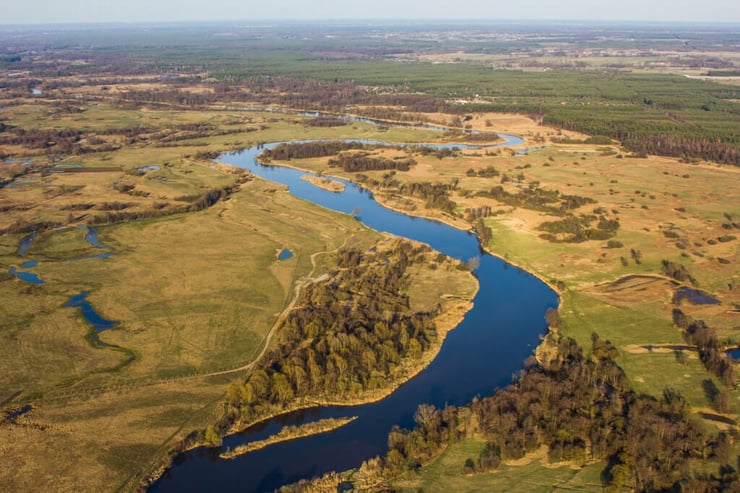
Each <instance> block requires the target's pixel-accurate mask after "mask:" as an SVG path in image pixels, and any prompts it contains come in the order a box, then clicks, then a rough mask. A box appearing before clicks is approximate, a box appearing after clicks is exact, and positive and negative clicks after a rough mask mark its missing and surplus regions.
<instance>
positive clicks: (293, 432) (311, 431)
mask: <svg viewBox="0 0 740 493" xmlns="http://www.w3.org/2000/svg"><path fill="white" fill-rule="evenodd" d="M356 419H357V416H347V417H344V418H326V419H320V420H319V421H313V422H311V423H306V424H303V425H300V426H286V427H284V428H283V429H282V430H280V431H279V432H278V433H276V434H274V435H272V436H271V437H269V438H265V439H264V440H257V441H255V442H249V443H245V444H243V445H239V446H237V447H234V448H233V449H227V450H226V451H224V452H221V453H220V454H219V457H220V458H222V459H235V458H237V457H239V456H240V455H244V454H248V453H249V452H254V451H255V450H259V449H261V448H264V447H267V446H268V445H273V444H275V443H280V442H287V441H288V440H295V439H298V438H303V437H307V436H310V435H318V434H319V433H327V432H330V431H333V430H336V429H338V428H341V427H342V426H345V425H348V424H350V423H351V422H352V421H354V420H356Z"/></svg>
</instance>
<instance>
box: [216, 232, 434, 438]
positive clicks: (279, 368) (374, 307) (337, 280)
mask: <svg viewBox="0 0 740 493" xmlns="http://www.w3.org/2000/svg"><path fill="white" fill-rule="evenodd" d="M431 254H432V251H431V249H429V247H427V246H414V245H413V244H411V243H410V242H408V241H401V240H394V241H393V242H392V244H390V245H383V246H380V247H378V248H377V249H373V251H368V252H360V251H357V250H350V249H343V250H341V251H340V252H339V253H338V254H337V269H336V270H335V271H334V272H332V273H331V274H330V275H328V276H327V279H324V280H321V281H316V282H314V283H312V284H310V285H309V286H308V287H307V288H306V290H305V292H304V293H303V295H302V298H301V302H300V305H299V307H298V308H296V309H294V310H292V311H291V312H290V314H289V316H288V318H287V320H286V321H285V323H284V325H283V327H282V328H281V331H280V336H279V340H278V342H277V343H276V344H275V345H274V347H272V348H271V349H270V351H269V352H268V354H267V356H266V357H265V360H264V362H263V364H262V365H261V368H260V369H258V370H255V371H254V372H252V373H251V374H250V375H249V376H248V377H247V378H246V379H245V380H244V381H235V382H233V383H232V384H231V386H230V387H229V389H228V391H227V403H228V406H229V411H228V413H227V415H226V417H225V418H224V419H223V420H222V423H221V426H222V428H223V429H228V428H229V427H230V426H232V425H234V423H237V422H239V421H241V422H250V421H253V420H255V419H257V418H259V417H261V416H263V415H265V414H267V413H269V412H274V410H275V409H280V408H284V407H286V406H288V405H290V404H293V402H294V401H296V400H299V401H301V402H302V401H303V400H304V399H308V401H323V400H327V401H329V402H333V401H336V400H338V399H342V398H353V397H354V398H357V397H360V396H362V395H363V393H365V392H368V391H375V390H379V389H383V388H385V387H386V386H387V385H388V381H389V379H391V380H392V379H393V378H394V375H395V372H396V371H397V370H398V369H399V368H400V367H401V366H403V365H406V364H408V361H414V360H418V359H419V358H420V357H421V355H422V353H423V352H424V351H427V350H428V349H429V347H430V345H431V344H432V343H433V342H434V341H435V340H436V338H437V333H436V330H435V325H434V321H433V319H434V317H435V315H436V314H437V313H438V311H436V310H432V311H429V312H418V311H416V312H415V311H413V310H412V309H411V306H410V304H409V298H408V294H407V290H408V287H409V281H410V278H409V276H408V274H407V272H406V271H407V269H408V268H409V266H411V265H412V264H413V263H416V262H428V261H430V259H432V260H431V261H432V262H437V263H439V262H444V261H445V257H444V256H441V257H438V256H437V255H431ZM381 286H382V289H378V288H379V287H381ZM437 310H439V308H438V309H437Z"/></svg>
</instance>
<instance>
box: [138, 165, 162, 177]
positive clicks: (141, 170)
mask: <svg viewBox="0 0 740 493" xmlns="http://www.w3.org/2000/svg"><path fill="white" fill-rule="evenodd" d="M159 170H160V167H159V166H157V165H156V164H150V165H148V166H142V167H140V168H136V172H137V173H138V174H140V175H143V174H144V173H146V172H147V171H159Z"/></svg>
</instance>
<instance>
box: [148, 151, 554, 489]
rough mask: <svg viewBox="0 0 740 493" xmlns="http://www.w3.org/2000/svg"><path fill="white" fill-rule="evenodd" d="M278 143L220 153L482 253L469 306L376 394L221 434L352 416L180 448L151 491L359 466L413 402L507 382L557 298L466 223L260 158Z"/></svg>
mask: <svg viewBox="0 0 740 493" xmlns="http://www.w3.org/2000/svg"><path fill="white" fill-rule="evenodd" d="M503 137H505V138H506V136H503ZM514 142H516V141H514ZM275 145H277V144H270V145H267V146H265V147H262V148H251V149H247V150H244V151H241V152H236V153H230V154H226V155H223V156H221V158H220V160H221V161H222V162H224V163H227V164H230V165H234V166H238V167H242V168H246V169H249V170H250V171H251V172H252V173H254V174H256V175H258V176H261V177H263V178H265V179H268V180H271V181H274V182H278V183H282V184H284V185H287V186H288V187H289V188H290V191H291V192H292V193H293V194H294V195H295V196H297V197H300V198H302V199H305V200H308V201H310V202H313V203H316V204H318V205H321V206H323V207H326V208H329V209H332V210H335V211H339V212H343V213H346V214H350V213H354V215H355V216H356V217H357V219H358V220H360V221H362V222H363V223H364V224H366V225H367V226H369V227H371V228H373V229H375V230H378V231H384V232H389V233H392V234H395V235H398V236H402V237H406V238H410V239H413V240H416V241H421V242H424V243H427V244H429V245H430V246H431V247H432V248H434V249H436V250H438V251H441V252H443V253H445V254H447V255H449V256H451V257H454V258H457V259H460V260H468V259H470V258H472V257H478V256H479V257H480V266H479V268H478V269H477V271H476V275H477V277H478V279H479V282H480V291H479V292H478V295H477V296H476V298H475V300H474V303H475V306H474V308H473V309H472V310H471V311H470V312H468V314H467V315H466V317H465V319H464V321H463V322H462V323H461V324H460V325H459V326H458V327H457V329H455V330H454V331H452V332H450V333H449V334H448V336H447V339H446V340H445V343H444V345H443V347H442V350H441V352H440V354H439V355H438V357H437V358H436V359H435V360H434V361H433V363H432V364H431V365H430V366H429V367H428V368H426V369H425V370H424V371H422V372H421V373H420V374H419V375H418V376H416V377H415V378H413V379H412V380H410V381H409V382H407V383H406V384H404V385H403V386H401V387H400V388H399V389H398V390H396V391H395V392H394V393H393V394H392V395H390V396H389V397H387V398H385V399H383V400H382V401H379V402H377V403H373V404H366V405H361V406H355V407H343V406H328V407H320V408H315V409H310V410H304V411H297V412H293V413H290V414H286V415H284V416H281V417H278V418H275V419H272V420H269V421H267V422H265V423H261V424H259V425H256V426H253V427H252V428H250V429H248V430H245V431H244V432H242V433H240V434H238V435H234V436H231V437H228V438H226V439H225V440H224V445H223V447H224V448H226V447H234V446H236V445H239V444H241V443H244V442H249V441H254V440H259V439H263V438H266V437H267V436H270V435H272V434H274V433H276V432H277V431H279V430H280V429H281V428H282V427H283V426H284V425H287V424H291V425H297V424H301V423H305V422H311V421H316V420H319V419H323V418H328V417H339V416H358V419H357V420H355V421H354V422H352V423H350V424H349V425H347V426H345V427H343V428H339V429H337V430H335V431H332V432H329V433H324V434H319V435H315V436H311V437H306V438H302V439H298V440H293V441H289V442H283V443H280V444H275V445H272V446H269V447H267V448H265V449H262V450H259V451H257V452H252V453H249V454H246V455H244V456H241V457H238V458H236V459H233V460H219V459H218V457H217V455H218V451H214V450H208V449H198V450H194V451H191V452H188V453H185V454H182V455H181V456H179V457H178V458H177V459H176V461H175V464H174V465H173V467H172V468H171V469H170V470H169V471H168V472H167V473H165V475H164V476H163V477H162V478H161V479H160V480H159V481H158V482H157V483H156V484H154V485H153V486H152V488H151V491H157V492H169V491H173V492H183V491H240V492H264V491H273V490H274V489H275V488H278V487H280V486H281V485H284V484H288V483H291V482H295V481H298V480H300V479H303V478H311V477H314V476H317V475H320V474H322V473H325V472H327V471H331V470H344V469H349V468H353V467H357V466H359V465H360V464H361V463H362V461H363V460H365V459H368V458H372V457H374V456H376V455H379V454H383V453H385V451H386V450H387V445H386V440H387V435H388V432H389V431H390V429H391V428H392V427H393V425H396V424H398V425H401V426H404V427H410V426H412V425H413V419H412V416H413V413H414V412H415V410H416V408H417V406H418V405H419V404H422V403H430V404H434V405H436V406H440V407H443V406H444V405H445V404H452V405H462V404H466V403H468V402H470V400H471V399H472V398H473V397H474V396H476V395H489V394H491V393H492V392H493V391H494V390H495V389H496V388H500V387H503V386H505V385H507V384H508V383H509V382H511V379H512V375H514V374H515V373H517V372H518V371H519V370H520V369H521V368H522V362H523V360H524V359H525V358H527V357H528V356H529V355H531V354H532V351H533V349H534V348H535V347H536V346H537V344H538V343H539V337H540V335H541V334H543V333H544V331H545V329H546V323H545V320H544V315H545V312H546V310H547V309H548V308H550V307H555V306H557V303H558V299H557V296H556V294H555V293H554V292H553V291H552V290H550V289H549V288H548V287H547V286H546V285H545V284H543V283H542V282H540V281H539V280H538V279H537V278H535V277H534V276H532V275H530V274H528V273H526V272H524V271H522V270H520V269H518V268H515V267H512V266H511V265H509V264H507V263H505V262H503V261H501V260H500V259H497V258H495V257H492V256H490V255H488V254H484V253H482V252H481V250H480V246H479V244H478V241H477V239H476V237H475V236H474V235H472V234H470V233H468V232H464V231H460V230H457V229H454V228H452V227H450V226H447V225H445V224H442V223H438V222H435V221H429V220H425V219H419V218H413V217H410V216H407V215H405V214H402V213H398V212H394V211H391V210H388V209H385V208H384V207H382V206H380V205H379V204H378V203H377V202H375V200H374V199H373V196H372V193H370V192H369V191H367V190H364V189H361V188H359V187H357V186H356V185H355V184H353V183H349V182H346V181H343V180H339V181H342V182H343V183H344V184H345V185H346V189H345V191H344V192H341V193H336V192H330V191H326V190H323V189H321V188H318V187H315V186H313V185H311V184H310V183H308V182H306V181H304V180H301V176H302V175H304V174H307V173H305V172H302V171H298V170H294V169H290V168H281V167H273V166H262V165H260V164H259V163H258V162H257V155H258V154H259V153H260V152H261V151H262V150H263V149H264V148H269V147H274V146H275ZM500 145H513V143H510V142H506V143H504V144H500ZM489 147H492V146H489ZM461 467H462V465H461Z"/></svg>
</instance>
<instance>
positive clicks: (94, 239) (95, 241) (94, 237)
mask: <svg viewBox="0 0 740 493" xmlns="http://www.w3.org/2000/svg"><path fill="white" fill-rule="evenodd" d="M85 241H87V242H88V243H89V244H91V245H92V246H94V247H95V248H108V247H107V246H106V245H103V244H102V243H101V242H100V239H99V238H98V230H97V229H95V228H91V227H89V226H88V227H87V233H86V234H85Z"/></svg>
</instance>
